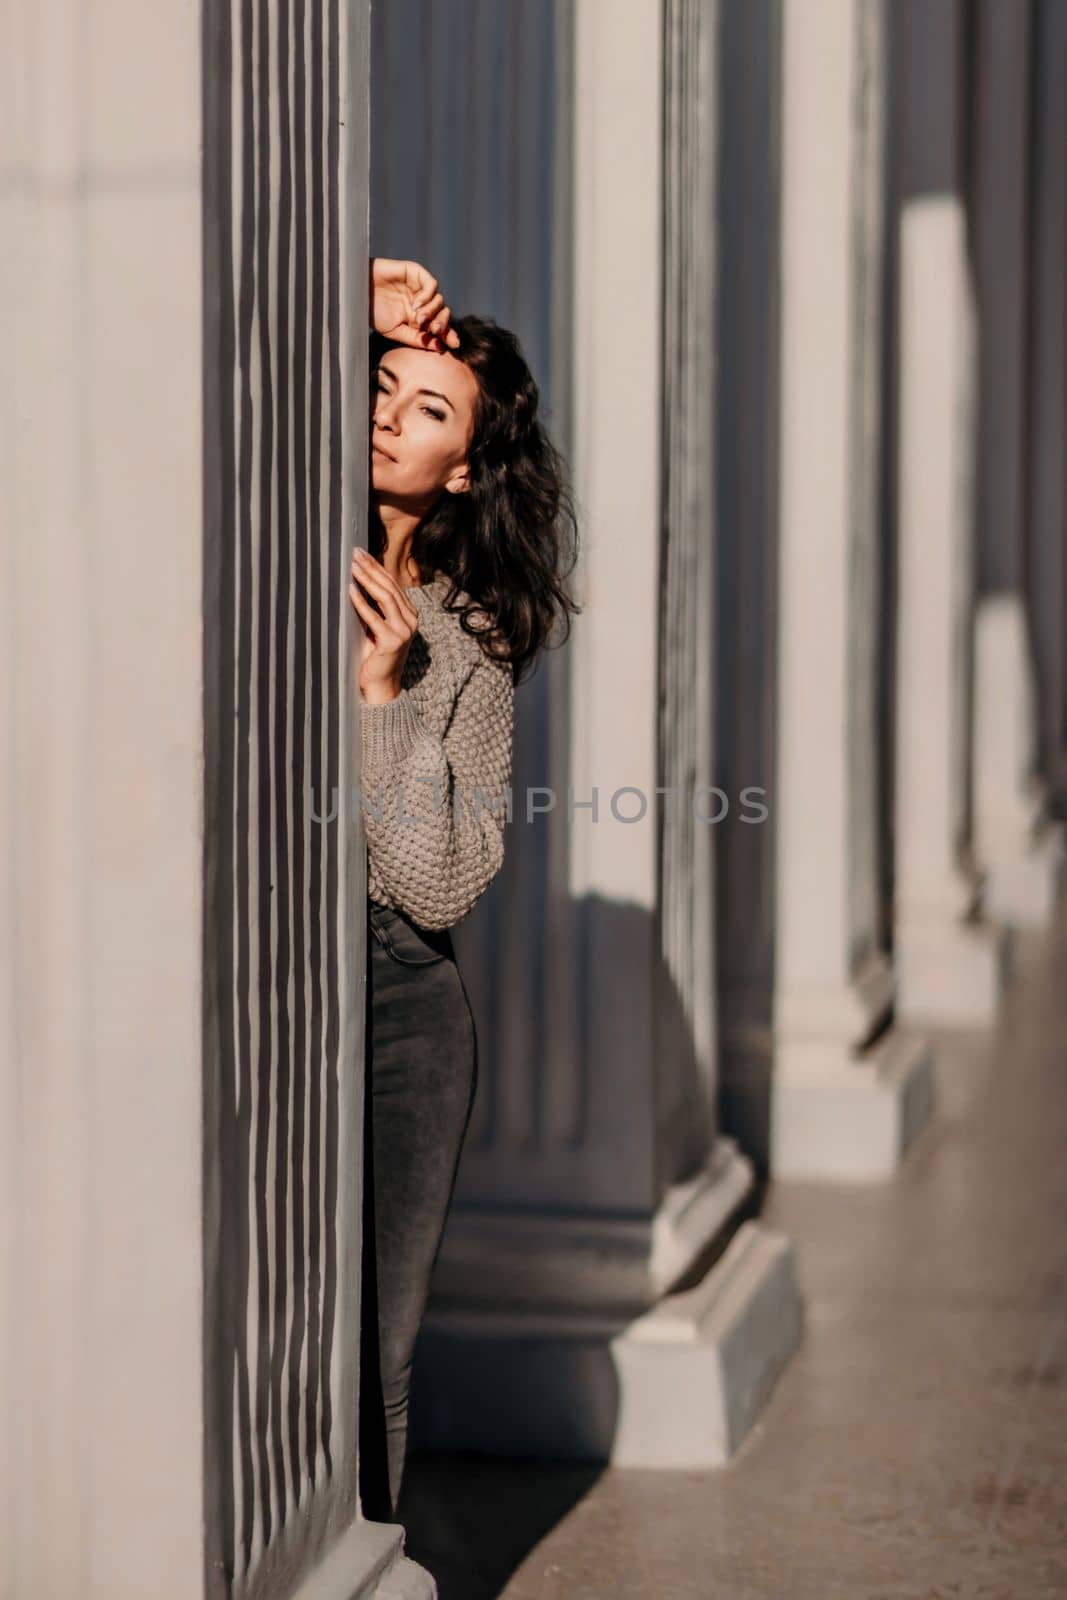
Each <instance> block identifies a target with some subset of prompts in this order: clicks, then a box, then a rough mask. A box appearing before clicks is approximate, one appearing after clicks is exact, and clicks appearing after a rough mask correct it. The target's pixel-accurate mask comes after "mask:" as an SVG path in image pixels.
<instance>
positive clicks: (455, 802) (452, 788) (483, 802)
mask: <svg viewBox="0 0 1067 1600" xmlns="http://www.w3.org/2000/svg"><path fill="white" fill-rule="evenodd" d="M513 713H514V685H513V681H512V675H511V669H510V668H509V667H508V666H506V665H504V664H502V663H497V662H493V661H490V660H489V659H488V658H487V657H485V656H484V655H483V656H481V658H480V659H478V660H477V661H475V662H474V663H473V664H472V665H471V666H470V668H469V670H468V671H467V672H466V675H465V677H464V679H463V682H462V686H461V688H460V690H459V693H458V695H457V697H456V701H455V705H454V709H453V711H452V715H451V717H450V719H449V722H448V726H447V728H446V730H445V733H444V735H443V737H438V736H437V734H436V733H435V732H434V731H433V730H432V729H430V728H429V727H427V726H426V724H425V722H424V721H423V718H422V717H421V716H420V713H419V709H418V706H417V704H416V702H415V700H414V698H413V697H412V695H411V693H410V691H409V690H408V689H406V688H405V689H402V690H401V691H400V693H399V694H398V695H397V697H396V698H395V699H394V700H390V701H388V702H387V703H386V704H385V705H363V706H362V707H361V753H362V763H363V783H362V786H363V821H364V828H365V831H366V838H367V849H368V851H369V853H370V856H371V859H372V861H373V865H374V871H375V873H376V875H377V878H378V880H379V881H380V883H381V884H382V886H383V887H384V889H385V890H386V892H387V893H388V895H389V896H390V898H391V899H392V900H393V901H394V902H395V903H396V904H397V905H398V906H400V907H401V908H402V909H403V910H404V911H405V912H406V913H407V915H408V916H410V917H411V918H412V920H413V921H415V922H417V923H419V924H420V925H421V926H422V927H424V928H434V929H441V928H451V927H453V926H454V925H455V924H456V923H457V922H460V921H461V920H462V919H463V918H464V917H465V916H467V914H468V913H469V912H470V911H471V910H472V909H473V907H474V905H475V904H476V902H477V901H478V900H479V899H480V898H481V896H482V894H484V892H485V890H486V889H487V888H488V887H489V884H490V883H491V882H492V880H493V878H494V877H495V876H496V874H497V872H498V871H499V870H500V867H501V865H502V863H503V859H504V827H505V824H506V821H507V818H508V812H509V810H510V797H509V793H508V786H509V783H510V779H511V759H512V721H513Z"/></svg>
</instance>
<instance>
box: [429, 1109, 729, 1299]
mask: <svg viewBox="0 0 1067 1600" xmlns="http://www.w3.org/2000/svg"><path fill="white" fill-rule="evenodd" d="M754 1188H755V1173H754V1170H753V1166H752V1163H751V1161H750V1160H749V1159H748V1157H747V1156H746V1155H743V1154H742V1153H741V1151H740V1150H739V1149H738V1146H737V1141H736V1139H731V1138H729V1137H728V1136H725V1135H723V1136H721V1137H719V1138H718V1139H716V1141H715V1144H714V1147H713V1148H712V1150H711V1153H710V1155H709V1157H708V1161H707V1164H706V1165H705V1166H704V1167H703V1168H702V1169H701V1170H700V1171H699V1172H698V1173H697V1174H696V1175H695V1176H694V1177H692V1178H690V1179H687V1180H686V1181H685V1182H684V1183H677V1184H674V1185H673V1186H672V1187H671V1188H670V1189H668V1191H667V1193H666V1194H665V1195H664V1197H663V1200H662V1202H661V1203H660V1206H659V1209H658V1210H657V1211H656V1213H655V1215H654V1216H652V1217H642V1216H628V1217H627V1216H622V1217H620V1216H604V1215H598V1214H597V1213H595V1212H591V1213H585V1214H583V1213H577V1214H574V1213H571V1214H567V1213H561V1214H553V1213H551V1212H548V1213H546V1212H541V1211H530V1212H513V1211H512V1212H495V1211H476V1210H473V1209H472V1210H469V1211H467V1210H463V1209H460V1208H457V1209H456V1210H455V1211H454V1212H453V1213H452V1216H451V1217H450V1219H449V1223H448V1228H447V1230H446V1232H445V1237H444V1241H443V1244H442V1247H441V1254H440V1257H439V1258H438V1262H437V1266H436V1268H435V1269H434V1275H433V1282H432V1283H431V1286H430V1296H431V1300H430V1304H431V1308H432V1307H433V1306H435V1305H436V1306H438V1307H442V1306H450V1307H461V1308H465V1309H467V1308H473V1307H478V1306H482V1305H488V1306H493V1307H498V1306H500V1305H507V1306H510V1307H513V1308H518V1307H522V1306H529V1307H531V1308H535V1309H540V1308H542V1307H544V1306H546V1305H549V1306H557V1307H558V1306H570V1307H573V1308H575V1309H577V1310H582V1311H586V1310H589V1311H592V1312H594V1313H596V1312H604V1311H606V1310H608V1311H611V1312H615V1313H619V1314H620V1315H625V1316H627V1317H632V1316H636V1315H638V1314H640V1313H641V1312H643V1311H646V1310H647V1309H648V1307H649V1306H650V1305H652V1304H653V1303H654V1302H655V1301H656V1300H657V1299H658V1298H659V1297H660V1295H662V1294H665V1293H666V1292H667V1290H668V1289H670V1288H672V1287H673V1285H674V1284H675V1283H677V1282H678V1280H679V1279H680V1278H681V1277H682V1275H683V1274H684V1273H685V1272H687V1271H688V1270H689V1269H690V1267H692V1266H693V1265H694V1263H695V1262H696V1261H697V1260H698V1259H699V1258H701V1257H703V1256H705V1255H706V1254H707V1253H708V1251H709V1248H710V1247H712V1246H713V1245H714V1244H715V1242H716V1240H719V1241H721V1240H722V1239H724V1238H725V1237H727V1236H728V1234H729V1232H730V1231H731V1230H732V1228H734V1227H736V1226H737V1222H738V1217H739V1214H740V1212H741V1210H742V1208H743V1206H744V1205H745V1203H746V1202H747V1200H748V1198H749V1196H750V1195H751V1194H752V1192H753V1190H754Z"/></svg>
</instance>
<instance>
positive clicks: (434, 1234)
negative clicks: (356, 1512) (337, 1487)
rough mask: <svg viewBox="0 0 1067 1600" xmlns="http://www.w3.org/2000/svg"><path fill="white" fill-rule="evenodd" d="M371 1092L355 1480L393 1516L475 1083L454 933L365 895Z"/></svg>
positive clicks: (373, 1508)
mask: <svg viewBox="0 0 1067 1600" xmlns="http://www.w3.org/2000/svg"><path fill="white" fill-rule="evenodd" d="M366 1064H367V1093H366V1100H365V1116H364V1160H365V1168H364V1183H363V1313H362V1331H361V1344H360V1349H361V1371H360V1415H359V1451H360V1465H359V1486H360V1498H361V1501H362V1505H363V1513H364V1516H366V1517H368V1518H369V1519H370V1520H372V1521H375V1522H392V1521H395V1519H396V1508H397V1502H398V1500H399V1497H400V1484H401V1479H402V1477H403V1473H404V1455H405V1450H406V1446H407V1424H408V1394H409V1391H410V1387H411V1367H412V1357H413V1355H414V1351H415V1340H416V1337H417V1335H418V1331H419V1324H420V1323H421V1321H422V1316H423V1312H424V1311H425V1308H426V1299H427V1295H428V1292H429V1286H430V1277H431V1274H432V1272H433V1268H434V1264H435V1262H436V1260H437V1255H438V1251H439V1249H440V1245H441V1238H442V1235H443V1233H444V1227H445V1220H446V1218H447V1215H448V1208H449V1206H450V1204H451V1201H452V1195H453V1192H454V1189H455V1183H456V1172H457V1169H458V1167H459V1158H460V1153H461V1151H462V1148H463V1141H464V1138H465V1136H466V1132H467V1127H468V1124H469V1122H470V1115H471V1110H472V1107H473V1104H474V1094H475V1089H476V1088H477V1082H478V1046H477V1034H476V1031H475V1025H474V1016H473V1013H472V1011H471V1006H470V1001H469V999H468V997H467V991H466V989H465V987H464V984H463V979H462V978H461V976H460V972H459V967H458V966H457V965H456V957H455V952H454V950H453V947H452V937H451V934H450V933H448V932H447V931H446V932H441V933H438V932H429V931H427V930H425V929H422V928H419V927H417V926H416V925H415V923H413V922H412V921H411V920H410V919H409V918H408V917H406V916H405V915H403V914H402V913H401V912H399V911H394V910H392V909H389V908H387V907H384V906H379V905H377V904H376V903H375V902H372V901H368V903H367V1050H366Z"/></svg>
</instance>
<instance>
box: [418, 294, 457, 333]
mask: <svg viewBox="0 0 1067 1600" xmlns="http://www.w3.org/2000/svg"><path fill="white" fill-rule="evenodd" d="M442 311H444V312H445V313H446V315H447V312H448V307H447V306H446V305H445V297H444V295H443V294H441V293H440V292H438V293H437V294H434V295H431V296H430V297H429V299H424V298H421V297H420V298H418V299H417V300H416V302H415V304H414V305H413V306H412V312H411V314H412V317H413V319H414V321H415V322H416V323H418V325H419V326H420V327H422V328H428V327H430V326H431V324H432V322H435V321H436V320H437V318H438V316H439V314H440V313H441V312H442Z"/></svg>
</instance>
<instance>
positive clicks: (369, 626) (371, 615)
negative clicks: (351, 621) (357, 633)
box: [348, 579, 382, 643]
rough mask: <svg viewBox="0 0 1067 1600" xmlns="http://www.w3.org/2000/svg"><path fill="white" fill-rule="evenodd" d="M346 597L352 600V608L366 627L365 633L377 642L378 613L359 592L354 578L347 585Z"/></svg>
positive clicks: (379, 623) (379, 619)
mask: <svg viewBox="0 0 1067 1600" xmlns="http://www.w3.org/2000/svg"><path fill="white" fill-rule="evenodd" d="M348 598H349V599H350V600H351V602H352V609H353V610H354V611H355V613H356V615H357V617H359V619H360V621H361V622H362V623H363V626H364V628H365V629H366V631H367V633H368V634H369V636H370V637H371V639H373V640H374V642H375V643H377V642H378V634H377V629H376V625H377V627H380V626H381V621H382V619H381V617H380V616H379V615H378V613H377V612H376V611H375V609H374V607H373V606H372V605H371V604H370V602H369V601H368V600H366V599H365V598H364V596H363V595H362V594H360V592H359V585H358V584H357V583H356V582H355V580H354V579H353V581H352V582H351V583H350V584H349V585H348Z"/></svg>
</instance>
